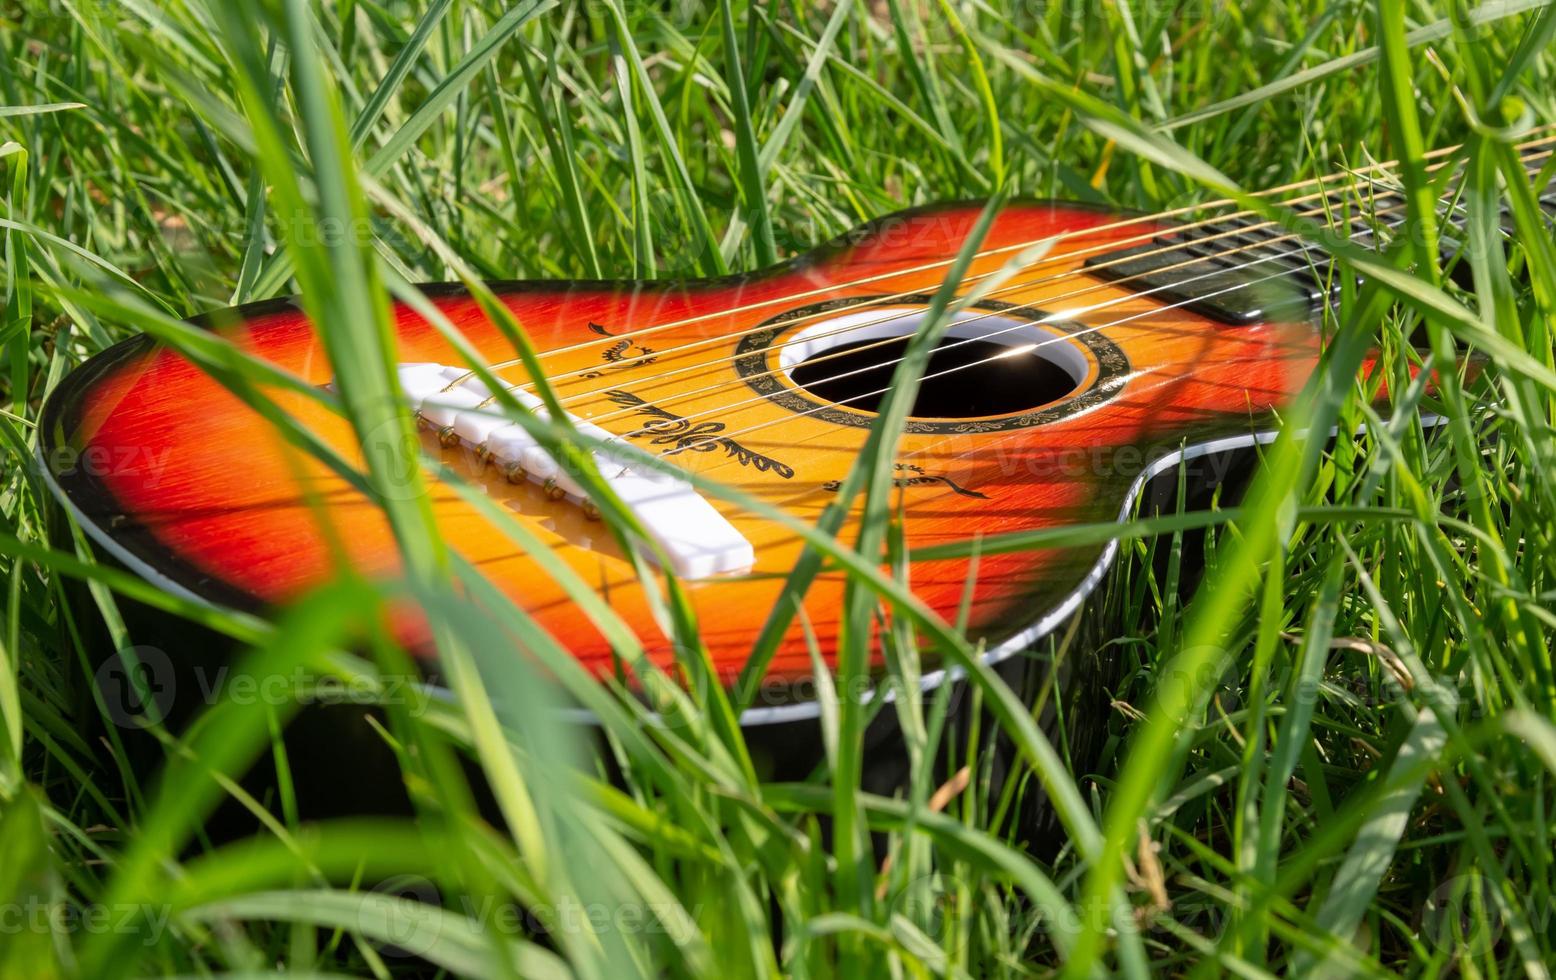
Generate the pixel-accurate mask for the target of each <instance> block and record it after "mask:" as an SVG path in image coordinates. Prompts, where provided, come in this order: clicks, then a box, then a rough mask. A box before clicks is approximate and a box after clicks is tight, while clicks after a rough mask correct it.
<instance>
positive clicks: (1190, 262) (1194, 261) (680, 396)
mask: <svg viewBox="0 0 1556 980" xmlns="http://www.w3.org/2000/svg"><path fill="white" fill-rule="evenodd" d="M1549 155H1550V153H1549V152H1547V153H1544V154H1539V155H1538V156H1549ZM1527 159H1532V158H1526V161H1525V162H1527ZM1387 193H1390V194H1392V193H1394V192H1392V191H1389V192H1387ZM1331 196H1332V195H1331ZM1446 196H1448V195H1445V197H1446ZM1326 207H1327V205H1326ZM1323 210H1325V207H1320V208H1316V209H1314V210H1312V211H1308V212H1303V213H1301V214H1300V215H1299V216H1303V217H1308V216H1312V215H1315V214H1318V213H1320V212H1322V211H1323ZM1400 210H1402V207H1399V206H1396V207H1393V208H1388V209H1384V210H1381V211H1374V212H1372V214H1370V215H1367V216H1365V217H1366V219H1370V220H1372V221H1376V219H1378V218H1380V217H1383V216H1385V215H1390V214H1397V213H1398V212H1399V211H1400ZM1360 220H1362V219H1348V220H1347V222H1346V225H1347V228H1351V227H1355V226H1356V225H1357V224H1359V223H1360ZM1270 224H1275V222H1266V223H1265V224H1263V225H1258V226H1254V227H1267V226H1268V225H1270ZM1386 227H1390V228H1397V227H1398V223H1396V224H1393V225H1386ZM1249 230H1252V228H1238V229H1233V230H1232V231H1228V232H1223V233H1220V234H1218V235H1215V236H1209V237H1206V238H1201V239H1196V240H1195V241H1196V242H1205V241H1213V240H1216V239H1219V238H1224V237H1228V236H1233V235H1239V234H1243V233H1245V232H1247V231H1249ZM1169 233H1170V232H1169ZM1372 234H1374V230H1373V228H1372V227H1363V228H1361V230H1360V231H1358V232H1355V233H1351V237H1352V238H1353V239H1360V238H1363V237H1365V236H1371V235H1372ZM1300 237H1301V236H1300V235H1297V234H1286V235H1282V236H1278V237H1276V238H1273V239H1269V240H1266V241H1263V242H1257V243H1255V244H1253V245H1247V246H1241V247H1239V248H1234V249H1228V250H1224V251H1222V252H1219V253H1212V254H1210V255H1199V256H1192V257H1190V258H1188V259H1185V260H1183V261H1181V262H1176V263H1172V264H1170V265H1167V266H1162V267H1158V268H1155V269H1152V270H1150V271H1149V272H1147V273H1143V274H1141V275H1137V276H1129V277H1123V278H1121V279H1118V280H1115V281H1111V282H1096V283H1093V284H1092V285H1089V286H1088V287H1086V288H1083V289H1079V290H1071V291H1070V292H1068V293H1062V294H1058V295H1055V296H1047V297H1043V298H1042V299H1041V302H1042V303H1043V304H1044V305H1050V304H1052V303H1055V302H1060V301H1064V300H1067V299H1073V298H1075V297H1077V296H1084V295H1086V294H1088V293H1095V292H1099V291H1103V290H1108V289H1110V288H1112V287H1116V286H1122V285H1126V284H1128V283H1129V282H1131V281H1133V280H1136V279H1140V278H1145V277H1147V276H1149V275H1157V274H1160V273H1163V272H1169V271H1172V270H1174V269H1179V268H1184V267H1189V266H1194V265H1203V264H1209V263H1213V262H1214V260H1216V259H1219V258H1224V257H1226V256H1229V255H1235V254H1240V253H1243V252H1250V251H1255V250H1259V249H1267V248H1268V247H1269V246H1271V245H1275V244H1277V243H1280V242H1283V241H1290V240H1293V239H1298V238H1300ZM1181 248H1182V245H1181V243H1180V244H1169V245H1167V246H1165V247H1163V248H1161V249H1157V250H1155V251H1153V252H1146V253H1143V254H1137V255H1131V256H1126V257H1124V258H1123V259H1120V260H1116V261H1115V262H1114V263H1107V264H1108V265H1111V264H1117V262H1122V261H1138V260H1139V259H1141V258H1146V257H1149V256H1151V255H1156V254H1160V253H1163V252H1170V251H1174V250H1177V249H1181ZM1312 251H1313V249H1312V248H1311V247H1310V246H1308V245H1305V244H1304V245H1302V246H1300V247H1299V248H1296V249H1293V250H1291V251H1287V252H1279V253H1273V254H1270V255H1267V256H1265V257H1263V258H1261V259H1258V260H1255V261H1254V262H1252V263H1245V264H1244V265H1243V266H1235V267H1232V268H1230V269H1213V270H1212V271H1211V272H1208V273H1206V274H1204V275H1200V276H1194V277H1191V278H1189V279H1186V280H1182V281H1180V282H1178V283H1174V284H1170V285H1169V286H1161V287H1156V288H1153V289H1150V290H1142V291H1136V292H1134V293H1132V294H1131V295H1132V296H1139V295H1151V294H1153V293H1157V292H1161V291H1163V290H1166V289H1170V288H1173V287H1175V286H1181V285H1183V284H1184V283H1190V282H1196V281H1199V280H1201V279H1205V278H1210V277H1213V276H1216V275H1221V274H1225V273H1228V272H1235V271H1237V270H1239V269H1242V268H1246V267H1247V266H1249V265H1257V264H1261V263H1263V262H1271V261H1277V260H1280V259H1284V258H1292V257H1297V256H1307V255H1309V253H1311V252H1312ZM1101 267H1103V266H1100V265H1099V266H1095V267H1091V269H1096V268H1101ZM1310 268H1311V266H1310ZM1088 271H1090V270H1088ZM1302 271H1303V270H1302V269H1300V268H1298V269H1292V270H1289V274H1291V275H1300V274H1301V273H1302ZM1066 277H1067V275H1065V274H1061V275H1058V276H1053V277H1049V279H1050V280H1052V279H1061V278H1066ZM1042 281H1045V280H1042V279H1039V280H1035V281H1027V282H1022V283H1016V284H1014V285H1012V286H1009V287H1005V288H1003V289H1000V290H996V291H994V292H992V293H990V294H989V296H995V295H999V294H1001V293H1008V292H1011V291H1015V290H1025V289H1029V288H1032V286H1033V285H1035V284H1036V283H1040V282H1042ZM1130 298H1131V297H1122V298H1120V299H1119V300H1116V301H1113V302H1111V303H1104V304H1099V305H1097V306H1094V307H1091V308H1088V309H1087V310H1085V311H1082V312H1093V311H1095V310H1097V309H1106V308H1108V307H1109V306H1113V305H1118V304H1119V303H1123V302H1127V301H1128V300H1129V299H1130ZM1036 302H1037V301H1034V302H1033V303H1026V304H1021V305H1019V306H1017V307H1016V309H1017V310H1020V309H1029V308H1031V307H1032V306H1033V305H1035V303H1036ZM1003 312H1008V311H995V312H991V313H983V314H980V315H976V316H972V317H966V318H963V319H961V320H959V321H958V324H959V325H961V324H966V323H971V322H976V321H979V320H984V319H988V318H995V317H999V316H1000V315H1001V313H1003ZM902 315H903V314H902V313H893V314H890V315H888V316H885V317H881V318H878V319H876V320H871V321H868V322H866V323H862V324H854V325H850V326H848V327H841V328H838V329H837V330H833V331H827V332H823V333H821V334H817V335H812V336H809V337H805V338H803V339H799V338H797V339H795V340H791V341H789V342H787V343H785V344H780V345H774V346H773V347H771V348H767V349H766V350H768V351H771V350H778V349H781V348H783V347H786V346H789V344H793V343H811V342H814V341H816V340H819V339H823V338H825V337H828V336H834V335H837V334H843V333H849V332H854V331H857V330H863V329H867V328H868V327H870V326H872V325H877V324H880V323H888V322H891V321H892V320H896V319H899V318H900V317H901V316H902ZM1073 315H1074V313H1073V312H1072V313H1071V314H1070V316H1073ZM1065 318H1068V317H1065ZM1052 319H1054V320H1057V319H1060V318H1059V317H1054V318H1052ZM1039 322H1041V321H1039ZM1014 329H1019V325H1018V326H1017V327H1011V328H1006V329H1004V330H999V331H995V332H994V333H992V334H985V335H983V336H981V337H969V338H965V339H962V340H959V341H956V342H954V343H950V344H943V345H940V346H939V347H938V348H937V351H939V350H949V349H952V348H955V347H958V346H963V345H965V344H969V343H973V342H975V341H978V340H980V339H986V338H987V337H989V336H998V335H1000V334H1003V333H1007V332H1010V331H1011V330H1014ZM901 339H902V338H901V337H898V336H893V337H886V338H882V339H880V340H876V341H873V342H867V343H865V344H863V345H860V346H856V347H853V348H850V349H849V350H847V351H838V352H834V353H830V354H822V355H820V356H817V357H814V358H810V359H808V360H807V361H806V363H807V364H816V363H820V362H823V361H827V360H832V359H835V358H838V357H843V356H848V355H850V354H856V353H858V352H860V351H863V350H869V349H873V348H877V347H882V346H886V345H888V344H892V343H895V342H898V341H900V340H901ZM1038 346H1041V345H1038ZM1027 349H1030V348H1027ZM656 353H657V352H656ZM729 360H732V358H720V359H718V360H715V361H708V362H702V363H700V364H695V365H691V366H688V367H682V368H679V369H677V370H675V371H670V372H666V373H664V374H661V375H658V376H657V377H656V379H655V380H656V381H657V380H662V379H664V378H667V377H671V376H673V375H676V374H682V373H685V372H687V371H691V370H697V369H699V368H703V367H710V366H717V365H719V364H723V363H727V362H728V361H729ZM892 363H895V362H892ZM967 366H974V365H967ZM872 369H873V367H864V368H859V369H856V370H854V371H849V372H845V373H844V374H842V375H834V376H831V377H829V378H828V379H827V380H829V381H835V380H838V379H839V378H842V377H848V376H851V375H854V374H859V373H862V372H865V371H869V370H872ZM778 373H781V369H777V370H769V371H765V372H761V373H759V374H755V375H750V376H742V377H741V378H737V379H733V380H726V381H722V382H720V383H717V384H714V385H708V386H704V387H703V388H700V389H694V390H693V391H690V392H678V393H676V394H674V395H673V396H671V397H672V400H673V401H682V400H685V399H687V398H691V397H695V396H698V395H702V394H706V393H710V392H714V391H718V390H720V389H722V388H725V387H739V386H741V385H743V384H745V383H746V382H747V381H749V380H754V379H756V378H762V377H770V376H773V375H775V374H778ZM522 387H523V386H522V385H516V386H514V387H513V388H510V389H509V390H510V391H511V390H516V389H520V388H522ZM607 390H609V389H606V388H601V389H593V390H591V391H588V392H583V393H577V394H575V395H571V396H569V397H568V398H565V399H562V401H563V402H564V403H565V402H569V401H575V400H577V399H580V398H585V397H591V396H595V395H599V394H601V393H603V392H605V391H607ZM495 397H496V396H492V397H490V398H488V399H486V400H485V401H483V402H481V403H480V404H479V405H477V406H475V407H476V408H481V407H484V406H486V405H488V404H490V403H491V402H492V401H493V400H495ZM766 397H767V396H766V395H760V394H759V395H757V396H755V397H753V398H747V399H745V400H743V401H739V402H735V403H733V404H727V405H720V406H715V407H713V408H711V409H706V410H704V411H702V412H697V413H693V414H691V415H689V416H684V417H683V418H684V419H685V420H687V421H693V420H696V419H698V418H700V417H702V416H705V415H709V414H714V413H719V412H726V411H729V410H732V409H735V408H739V407H742V406H744V405H747V404H751V403H753V402H756V401H761V400H765V398H766ZM861 397H864V396H861ZM636 412H637V409H636V408H635V407H631V406H627V407H622V408H619V409H616V410H614V411H610V412H607V413H605V414H604V415H600V416H595V417H592V418H590V420H589V421H590V422H592V423H594V424H600V423H602V422H606V421H610V420H612V419H614V418H616V417H619V416H622V415H630V414H636Z"/></svg>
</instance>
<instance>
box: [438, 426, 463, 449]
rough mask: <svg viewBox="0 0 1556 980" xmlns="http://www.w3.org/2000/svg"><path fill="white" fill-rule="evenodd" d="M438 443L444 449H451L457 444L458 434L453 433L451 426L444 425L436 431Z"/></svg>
mask: <svg viewBox="0 0 1556 980" xmlns="http://www.w3.org/2000/svg"><path fill="white" fill-rule="evenodd" d="M438 443H439V444H440V445H441V446H442V447H443V448H444V449H453V448H454V447H455V446H456V445H458V444H459V433H457V432H455V431H454V427H453V426H452V425H445V426H444V427H443V428H441V429H439V430H438Z"/></svg>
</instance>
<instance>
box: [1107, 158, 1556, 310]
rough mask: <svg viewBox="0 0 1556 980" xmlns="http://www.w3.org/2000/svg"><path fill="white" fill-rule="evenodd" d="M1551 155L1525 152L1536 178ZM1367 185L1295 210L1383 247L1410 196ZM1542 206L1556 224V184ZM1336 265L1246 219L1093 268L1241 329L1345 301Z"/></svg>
mask: <svg viewBox="0 0 1556 980" xmlns="http://www.w3.org/2000/svg"><path fill="white" fill-rule="evenodd" d="M1551 152H1552V151H1551V148H1550V145H1549V144H1548V143H1542V144H1541V145H1539V146H1533V147H1528V148H1526V149H1525V151H1524V153H1523V159H1524V163H1525V166H1526V167H1528V168H1529V170H1530V172H1531V174H1534V173H1538V172H1539V171H1540V169H1541V167H1542V166H1543V165H1544V163H1545V161H1546V160H1548V159H1549V158H1550V155H1551ZM1461 179H1462V174H1461V173H1459V172H1458V171H1457V170H1455V171H1454V172H1453V173H1452V174H1451V175H1450V177H1449V180H1448V187H1447V189H1446V190H1445V191H1444V193H1443V195H1442V197H1441V201H1440V203H1439V206H1438V209H1437V210H1438V218H1439V220H1440V222H1441V226H1442V234H1441V235H1440V236H1439V246H1440V248H1441V249H1442V253H1443V260H1444V261H1445V262H1446V261H1448V260H1449V259H1451V258H1452V257H1453V256H1454V255H1455V254H1456V253H1458V252H1459V251H1460V249H1461V247H1462V237H1463V231H1464V225H1465V221H1466V218H1467V216H1466V214H1465V210H1464V207H1463V205H1462V204H1460V203H1459V202H1458V196H1459V194H1458V190H1459V183H1460V181H1461ZM1362 180H1363V184H1362V185H1361V186H1347V187H1345V188H1342V189H1338V190H1333V191H1329V192H1314V193H1310V194H1306V195H1303V196H1301V197H1298V198H1296V199H1294V200H1292V201H1288V202H1287V204H1288V206H1289V207H1291V208H1292V209H1293V210H1294V211H1296V213H1297V214H1299V215H1301V216H1303V217H1306V218H1310V219H1313V220H1318V221H1322V222H1325V223H1326V224H1329V225H1330V226H1331V227H1332V228H1334V229H1335V230H1336V231H1338V232H1340V233H1341V234H1343V235H1344V236H1345V237H1346V238H1348V239H1350V240H1351V241H1352V242H1355V243H1356V244H1358V245H1363V246H1365V247H1368V248H1376V247H1378V245H1379V242H1380V239H1381V240H1382V241H1385V242H1386V241H1387V240H1389V239H1390V237H1391V235H1392V233H1393V232H1394V231H1396V230H1397V229H1398V228H1399V227H1400V226H1402V225H1403V224H1404V223H1405V222H1406V221H1407V220H1408V219H1407V209H1406V206H1405V199H1404V196H1403V195H1402V194H1401V193H1400V192H1399V191H1398V190H1397V189H1395V187H1394V185H1393V184H1392V183H1385V182H1383V181H1380V180H1378V179H1377V178H1375V177H1365V176H1364V177H1362ZM1539 202H1540V206H1541V208H1543V209H1544V211H1545V213H1546V214H1547V215H1550V216H1553V217H1556V181H1553V182H1551V183H1548V184H1547V185H1546V186H1545V188H1544V190H1543V191H1542V193H1541V195H1540V196H1539ZM1501 219H1502V221H1501V223H1502V231H1503V233H1504V234H1507V235H1511V234H1512V231H1513V225H1512V218H1511V215H1510V213H1509V211H1508V206H1507V205H1506V204H1505V203H1504V204H1503V205H1502V209H1501ZM1333 266H1334V260H1333V258H1332V257H1331V256H1330V254H1329V253H1328V252H1327V251H1325V249H1324V248H1323V247H1322V246H1321V245H1318V244H1316V243H1313V242H1309V241H1306V240H1304V239H1303V238H1301V237H1300V236H1299V235H1297V234H1295V233H1293V232H1291V231H1288V230H1286V229H1285V228H1283V227H1281V226H1280V225H1279V224H1277V223H1276V222H1273V221H1269V220H1266V219H1263V218H1260V217H1258V216H1255V215H1251V214H1248V213H1246V212H1241V213H1238V214H1236V215H1231V216H1228V217H1225V218H1220V219H1216V220H1210V221H1198V222H1193V223H1191V224H1188V225H1185V226H1183V227H1181V228H1173V229H1169V230H1167V231H1164V232H1162V233H1161V234H1158V235H1156V236H1154V237H1152V238H1151V239H1150V240H1149V241H1147V242H1145V243H1143V244H1140V245H1136V246H1134V247H1132V248H1127V249H1122V250H1118V251H1113V252H1107V253H1104V254H1101V255H1097V256H1094V257H1092V258H1091V259H1089V260H1088V261H1087V262H1086V264H1085V268H1086V270H1087V271H1088V272H1090V273H1092V274H1093V275H1096V276H1098V277H1100V278H1103V279H1107V280H1109V281H1113V282H1117V283H1120V284H1124V285H1127V286H1128V287H1129V288H1130V289H1132V290H1133V291H1135V292H1139V293H1142V294H1146V295H1150V296H1152V297H1154V298H1156V299H1159V300H1161V301H1162V302H1164V303H1168V304H1171V305H1173V306H1178V307H1182V308H1183V309H1187V310H1190V311H1192V312H1195V313H1198V314H1200V315H1202V316H1205V317H1208V318H1210V319H1212V320H1215V321H1217V322H1220V323H1227V324H1232V325H1235V326H1248V325H1251V324H1255V323H1264V322H1271V321H1286V322H1290V321H1295V320H1303V319H1308V318H1311V317H1313V316H1316V315H1317V314H1319V313H1320V312H1321V311H1322V309H1323V307H1324V306H1325V305H1326V304H1327V303H1330V302H1332V301H1334V299H1335V298H1336V296H1337V295H1338V292H1339V283H1338V281H1337V278H1336V277H1335V276H1334V275H1333V274H1332V273H1333V271H1334V270H1333Z"/></svg>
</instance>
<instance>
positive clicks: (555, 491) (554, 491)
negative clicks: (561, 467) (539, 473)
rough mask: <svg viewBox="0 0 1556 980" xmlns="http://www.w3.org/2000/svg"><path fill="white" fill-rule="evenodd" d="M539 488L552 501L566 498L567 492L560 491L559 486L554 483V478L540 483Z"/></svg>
mask: <svg viewBox="0 0 1556 980" xmlns="http://www.w3.org/2000/svg"><path fill="white" fill-rule="evenodd" d="M540 488H541V489H542V490H544V491H546V496H547V497H549V498H551V499H552V500H561V499H562V498H563V497H565V496H567V491H566V490H563V489H562V486H561V484H559V483H557V482H556V478H555V477H552V478H551V479H549V480H547V481H546V482H545V483H542V484H541V485H540Z"/></svg>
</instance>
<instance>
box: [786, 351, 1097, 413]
mask: <svg viewBox="0 0 1556 980" xmlns="http://www.w3.org/2000/svg"><path fill="white" fill-rule="evenodd" d="M910 339H911V338H908V337H897V338H892V339H886V340H881V339H874V340H856V341H853V342H851V343H844V344H838V345H836V346H833V347H829V348H827V349H825V350H822V351H819V352H817V353H815V354H812V355H811V356H809V357H806V358H805V359H804V360H802V361H800V362H799V363H797V364H795V365H793V366H792V367H790V368H789V378H790V380H792V381H793V382H794V383H795V384H796V385H798V386H800V387H801V388H804V389H805V390H806V391H809V392H810V393H811V394H813V395H816V396H817V397H819V398H823V399H826V400H827V401H831V402H836V403H838V404H840V405H845V406H847V407H849V408H852V409H855V410H857V411H861V412H875V411H879V410H880V406H881V402H882V401H883V400H884V399H885V397H886V392H887V390H888V389H889V388H890V386H891V382H892V375H893V373H894V372H895V371H896V370H897V364H898V362H899V361H901V360H902V357H903V355H904V354H905V353H906V352H907V347H908V342H909V340H910ZM1045 353H1046V352H1045V350H1044V349H1043V348H1042V347H1040V346H1038V345H1037V344H1024V345H1016V346H1012V345H1011V344H1008V343H999V342H997V341H992V340H978V339H974V338H969V337H955V336H949V337H946V338H945V339H944V340H942V341H941V342H940V345H939V346H938V347H936V348H935V350H934V351H933V352H931V353H930V355H929V365H928V366H927V367H926V368H925V370H924V375H923V380H922V382H921V383H920V385H919V392H918V397H917V398H916V399H914V401H913V409H912V411H911V413H910V414H911V415H912V416H913V417H915V418H921V419H926V418H927V419H935V418H940V419H968V418H982V417H985V416H990V415H1011V414H1014V413H1016V412H1024V411H1028V410H1029V409H1033V408H1038V407H1040V406H1042V405H1047V404H1050V403H1052V402H1056V401H1058V400H1059V399H1061V398H1064V397H1065V396H1066V395H1069V394H1070V393H1071V392H1073V391H1075V389H1076V388H1077V387H1079V385H1080V382H1081V379H1080V378H1078V377H1076V376H1075V375H1074V374H1073V373H1072V370H1073V366H1072V367H1070V368H1066V367H1064V366H1061V365H1060V364H1058V363H1056V362H1055V360H1053V359H1051V358H1050V357H1047V356H1044V355H1045Z"/></svg>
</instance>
